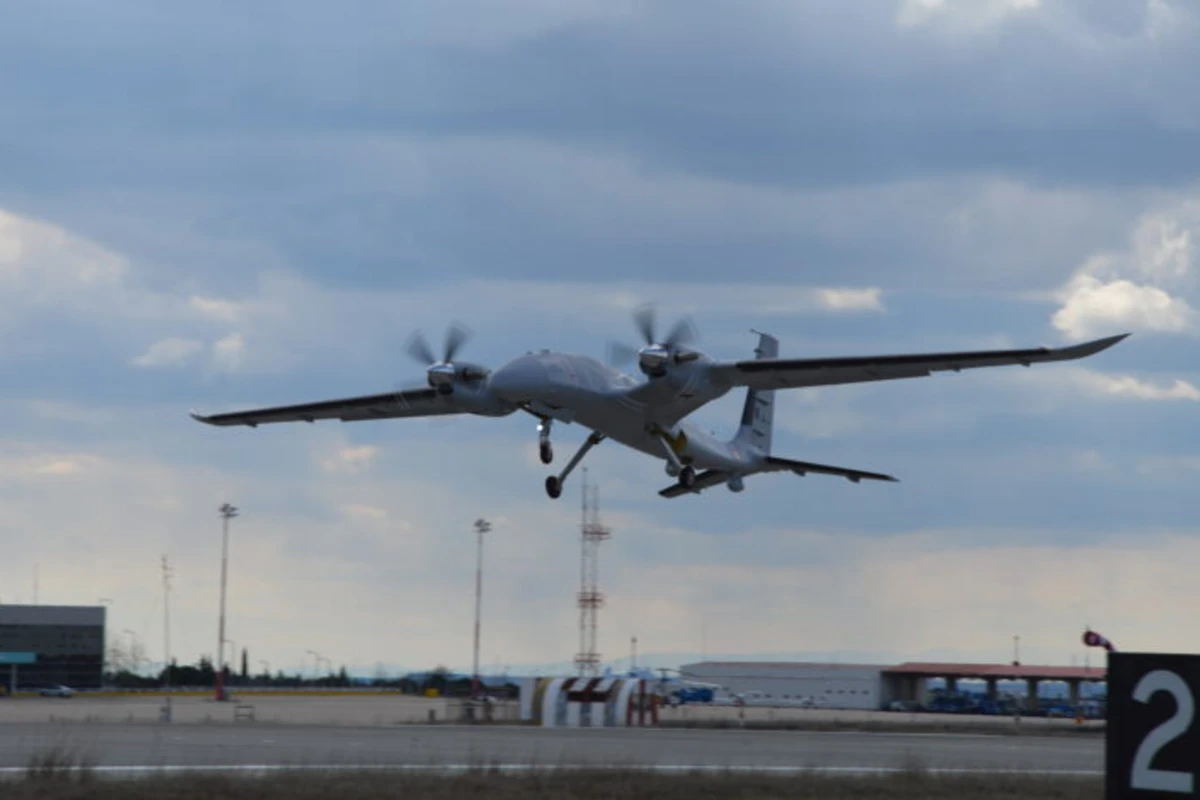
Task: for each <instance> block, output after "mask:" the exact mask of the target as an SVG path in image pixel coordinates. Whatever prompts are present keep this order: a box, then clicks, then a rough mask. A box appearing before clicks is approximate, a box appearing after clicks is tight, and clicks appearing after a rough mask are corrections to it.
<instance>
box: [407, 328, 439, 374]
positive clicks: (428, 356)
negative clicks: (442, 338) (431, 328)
mask: <svg viewBox="0 0 1200 800" xmlns="http://www.w3.org/2000/svg"><path fill="white" fill-rule="evenodd" d="M404 349H405V350H407V351H408V354H409V355H410V356H412V357H413V358H415V359H416V360H417V361H420V362H421V363H422V364H424V365H425V366H427V367H428V366H430V365H432V364H435V363H437V359H436V358H434V357H433V349H432V348H430V346H429V341H428V340H426V338H425V335H424V334H422V333H421V332H420V331H414V332H413V335H412V336H409V337H408V344H407V345H406V346H405V348H404Z"/></svg>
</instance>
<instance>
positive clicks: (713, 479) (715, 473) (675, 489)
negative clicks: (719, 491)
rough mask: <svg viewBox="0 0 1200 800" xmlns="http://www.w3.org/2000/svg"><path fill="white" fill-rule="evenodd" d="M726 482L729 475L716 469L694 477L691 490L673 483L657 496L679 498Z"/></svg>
mask: <svg viewBox="0 0 1200 800" xmlns="http://www.w3.org/2000/svg"><path fill="white" fill-rule="evenodd" d="M727 480H729V475H727V474H726V473H724V472H721V471H720V470H716V469H709V470H705V471H704V472H701V473H700V474H699V475H697V476H696V483H695V484H694V485H693V486H692V488H690V489H685V488H684V487H683V486H682V485H681V484H678V483H673V484H671V485H670V486H668V487H667V488H665V489H663V490H662V491H661V492H659V494H660V495H662V496H663V497H679V496H680V495H681V494H695V493H697V492H699V491H700V490H701V489H707V488H709V487H710V486H716V485H717V484H718V483H724V482H725V481H727Z"/></svg>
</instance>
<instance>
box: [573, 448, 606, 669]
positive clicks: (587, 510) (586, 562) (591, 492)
mask: <svg viewBox="0 0 1200 800" xmlns="http://www.w3.org/2000/svg"><path fill="white" fill-rule="evenodd" d="M582 512H583V513H582V521H581V524H580V533H581V536H580V540H581V541H580V549H581V555H580V559H579V598H578V605H579V652H578V653H577V654H576V655H575V666H576V667H577V668H578V669H579V674H580V675H583V676H587V675H597V674H599V672H600V654H599V653H598V652H596V624H597V616H598V615H599V612H600V609H601V608H603V607H604V593H603V592H601V591H600V543H601V542H603V541H604V540H605V539H607V538H608V537H609V536H611V535H612V532H611V531H610V530H609V529H608V528H606V527H605V526H603V525H601V524H600V489H599V487H596V486H590V485H589V484H588V481H587V469H586V468H584V471H583V509H582Z"/></svg>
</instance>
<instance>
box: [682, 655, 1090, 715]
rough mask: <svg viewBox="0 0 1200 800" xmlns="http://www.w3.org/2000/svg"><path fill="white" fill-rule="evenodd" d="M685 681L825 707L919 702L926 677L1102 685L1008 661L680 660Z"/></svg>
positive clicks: (1067, 671) (1033, 689)
mask: <svg viewBox="0 0 1200 800" xmlns="http://www.w3.org/2000/svg"><path fill="white" fill-rule="evenodd" d="M680 673H681V675H682V676H683V678H684V679H686V680H693V681H697V682H701V683H712V684H716V685H717V686H720V687H721V688H722V689H723V690H724V691H725V692H727V693H729V694H744V693H746V692H759V693H761V696H762V699H764V700H766V701H776V702H778V703H779V704H780V705H787V704H789V703H793V702H799V701H804V700H813V701H816V702H818V703H819V704H820V705H823V706H825V707H828V708H846V709H863V710H873V709H881V708H887V707H888V706H889V705H890V704H891V703H892V702H893V701H895V700H901V701H921V700H923V699H924V695H925V685H926V681H928V680H931V679H937V678H940V679H943V680H945V681H946V686H947V688H948V689H950V690H951V691H953V690H954V689H955V688H956V686H957V683H958V681H960V680H980V681H984V682H985V685H986V687H987V690H986V691H987V694H988V696H990V697H993V698H995V697H996V696H997V694H998V691H997V684H998V682H999V681H1023V682H1025V686H1026V691H1025V694H1026V695H1027V696H1036V695H1037V693H1038V687H1039V685H1040V684H1041V683H1043V682H1051V681H1061V682H1064V683H1066V684H1067V688H1068V693H1069V696H1070V697H1071V700H1072V701H1076V700H1078V698H1079V687H1080V685H1081V684H1083V683H1102V682H1104V680H1105V678H1106V672H1105V669H1104V668H1103V667H1064V666H1036V665H1013V664H953V663H946V664H941V663H930V662H907V663H904V664H897V665H895V666H887V665H882V664H837V663H814V662H788V661H700V662H697V663H694V664H684V665H683V666H682V667H680Z"/></svg>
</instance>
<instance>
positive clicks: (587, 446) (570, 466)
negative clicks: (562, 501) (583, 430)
mask: <svg viewBox="0 0 1200 800" xmlns="http://www.w3.org/2000/svg"><path fill="white" fill-rule="evenodd" d="M602 441H604V434H602V433H593V434H592V435H591V436H589V437H588V438H587V441H585V442H584V443H583V446H582V447H580V448H579V451H578V452H576V453H575V455H573V456H571V460H570V461H568V462H567V466H566V468H565V469H563V471H562V472H560V473H559V474H558V475H551V476H550V477H548V478H546V494H548V495H550V499H552V500H557V499H558V498H559V497H560V496H561V495H562V487H563V482H564V481H566V479H567V476H568V475H570V474H571V472H572V470H574V469H575V466H576V465H577V464H579V462H580V461H582V460H583V457H584V456H586V455H587V452H588V450H591V449H592V448H593V447H595V446H596V445H598V444H600V443H601V442H602Z"/></svg>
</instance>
